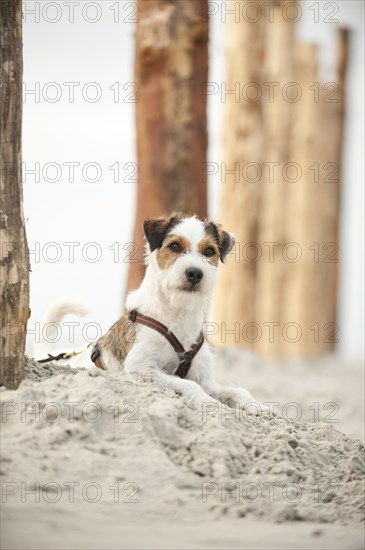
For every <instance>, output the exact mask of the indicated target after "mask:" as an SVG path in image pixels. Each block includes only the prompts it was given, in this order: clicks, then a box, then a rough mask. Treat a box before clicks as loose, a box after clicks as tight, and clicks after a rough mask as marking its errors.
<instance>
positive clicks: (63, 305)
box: [42, 301, 89, 326]
mask: <svg viewBox="0 0 365 550" xmlns="http://www.w3.org/2000/svg"><path fill="white" fill-rule="evenodd" d="M88 313H89V310H88V309H86V308H85V307H84V306H83V305H82V304H81V303H79V302H67V301H60V302H57V303H56V304H54V305H53V306H52V307H51V308H50V309H49V310H48V312H47V313H46V315H45V317H44V319H43V321H42V325H43V326H45V325H47V324H51V323H54V324H59V323H60V322H61V321H62V319H63V318H64V317H66V315H76V316H77V317H84V316H85V315H87V314H88Z"/></svg>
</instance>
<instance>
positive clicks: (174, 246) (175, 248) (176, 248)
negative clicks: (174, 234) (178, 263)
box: [169, 243, 181, 252]
mask: <svg viewBox="0 0 365 550" xmlns="http://www.w3.org/2000/svg"><path fill="white" fill-rule="evenodd" d="M169 249H170V250H172V251H173V252H181V246H180V245H179V243H171V244H170V245H169Z"/></svg>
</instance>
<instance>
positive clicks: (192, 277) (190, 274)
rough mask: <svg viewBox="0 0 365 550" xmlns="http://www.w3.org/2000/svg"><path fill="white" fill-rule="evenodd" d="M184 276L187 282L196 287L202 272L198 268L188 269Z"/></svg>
mask: <svg viewBox="0 0 365 550" xmlns="http://www.w3.org/2000/svg"><path fill="white" fill-rule="evenodd" d="M185 275H186V278H187V280H188V282H189V283H191V284H192V285H196V284H197V283H200V281H201V280H202V278H203V272H202V270H201V269H199V268H198V267H189V269H187V270H186V271H185Z"/></svg>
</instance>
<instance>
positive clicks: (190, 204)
mask: <svg viewBox="0 0 365 550" xmlns="http://www.w3.org/2000/svg"><path fill="white" fill-rule="evenodd" d="M135 77H136V84H137V86H138V97H137V103H136V123H137V156H138V168H139V178H138V179H139V182H138V190H137V212H136V220H135V228H134V237H133V240H134V242H135V243H136V245H137V246H138V253H137V254H136V256H135V257H136V258H137V259H138V262H137V263H131V264H130V270H129V278H128V289H132V288H135V287H136V286H138V285H139V284H140V282H141V280H142V278H143V275H144V270H145V267H144V263H143V253H144V250H143V231H142V225H143V221H144V220H145V219H146V218H150V217H154V216H159V215H163V214H169V213H171V212H172V211H174V210H178V211H181V212H186V213H191V214H198V215H200V216H206V215H207V183H206V150H207V119H206V93H205V90H206V83H207V79H208V19H207V0H194V1H186V0H174V1H173V0H139V2H138V23H137V29H136V60H135Z"/></svg>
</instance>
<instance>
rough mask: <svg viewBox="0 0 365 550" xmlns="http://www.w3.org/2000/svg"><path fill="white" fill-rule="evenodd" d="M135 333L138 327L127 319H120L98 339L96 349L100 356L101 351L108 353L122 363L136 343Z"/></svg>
mask: <svg viewBox="0 0 365 550" xmlns="http://www.w3.org/2000/svg"><path fill="white" fill-rule="evenodd" d="M137 332H138V325H136V324H135V323H132V321H130V320H129V319H128V318H127V317H121V318H120V319H119V320H118V321H117V322H116V323H114V325H113V326H112V327H110V329H109V330H108V332H107V333H106V334H104V336H102V337H101V338H100V340H99V342H98V348H99V350H100V352H101V354H102V352H103V350H105V351H110V352H111V353H112V354H113V355H114V356H115V358H116V359H117V360H118V361H120V363H123V361H124V359H125V358H126V357H127V355H128V353H129V352H130V350H131V347H132V345H133V344H134V343H135V342H136V341H137Z"/></svg>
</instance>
